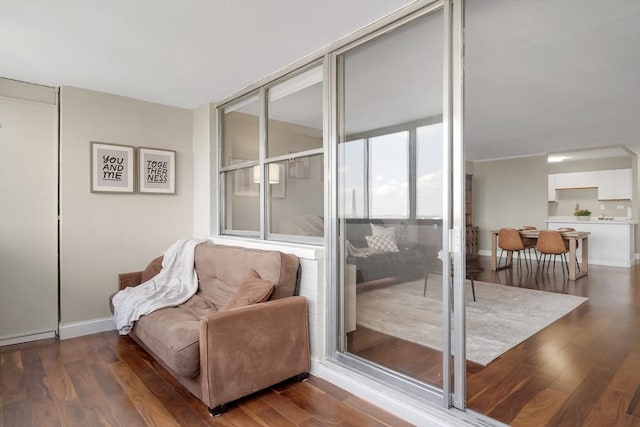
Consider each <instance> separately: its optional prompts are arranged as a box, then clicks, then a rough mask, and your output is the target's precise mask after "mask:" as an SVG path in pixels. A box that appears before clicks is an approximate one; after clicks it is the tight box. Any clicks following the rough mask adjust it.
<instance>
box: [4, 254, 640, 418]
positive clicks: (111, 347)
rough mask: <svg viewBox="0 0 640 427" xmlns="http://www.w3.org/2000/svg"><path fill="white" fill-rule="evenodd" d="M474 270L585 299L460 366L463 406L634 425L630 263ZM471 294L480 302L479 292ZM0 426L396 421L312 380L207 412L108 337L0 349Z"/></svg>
mask: <svg viewBox="0 0 640 427" xmlns="http://www.w3.org/2000/svg"><path fill="white" fill-rule="evenodd" d="M481 263H482V265H483V266H484V267H485V271H484V272H483V273H481V274H480V275H478V277H477V280H482V281H486V282H493V283H501V284H504V285H507V286H521V287H526V288H532V289H539V290H545V291H551V292H563V293H568V294H573V295H581V296H586V297H588V298H589V301H587V302H586V303H585V304H583V305H581V306H580V307H578V308H577V309H576V310H574V311H573V312H571V313H569V314H568V315H566V316H565V317H563V318H562V319H560V320H559V321H557V322H555V323H554V324H552V325H550V326H549V327H547V328H545V329H544V330H542V331H540V332H539V333H537V334H536V335H534V336H533V337H531V338H530V339H528V340H526V341H524V342H523V343H521V344H519V345H518V346H517V347H515V348H513V349H512V350H510V351H509V352H507V353H505V354H504V355H502V356H501V357H500V358H498V359H497V360H495V361H494V362H492V363H490V364H489V365H488V366H486V367H485V366H482V365H479V364H476V363H468V364H467V379H468V381H467V391H468V393H467V397H468V399H467V400H468V406H469V407H470V408H471V409H473V410H475V411H478V412H481V413H483V414H486V415H489V416H491V417H494V418H496V419H498V420H500V421H503V422H505V423H508V424H512V425H515V426H543V425H548V426H582V425H586V426H640V266H638V265H636V266H634V267H633V268H631V269H624V268H609V267H599V266H590V269H589V275H588V276H586V277H584V278H581V279H579V280H578V281H576V282H569V281H567V280H564V279H563V277H562V274H561V273H560V270H559V267H558V268H557V270H556V272H555V273H553V272H550V273H548V274H547V273H546V272H545V273H544V274H540V272H537V273H536V271H535V267H534V269H533V271H531V272H527V270H526V268H523V269H522V270H520V271H519V270H517V269H514V270H512V271H511V270H506V271H501V272H499V273H495V272H491V271H490V270H489V268H488V259H486V258H484V257H481ZM479 297H481V296H480V295H479ZM349 348H350V349H351V351H352V352H354V353H357V354H360V355H362V356H364V357H366V358H368V359H370V360H373V361H376V362H377V363H380V364H382V365H385V366H389V367H392V368H394V369H397V370H399V371H402V372H405V373H407V374H408V375H412V376H414V377H416V378H420V379H422V380H424V381H426V382H429V383H432V384H441V382H442V378H441V371H442V364H441V362H442V356H441V353H440V352H438V351H436V350H433V349H429V348H426V347H423V346H419V345H417V344H413V343H410V342H407V341H403V340H400V339H397V338H394V337H389V336H385V335H383V334H380V333H378V332H375V331H372V330H368V329H365V328H362V327H358V328H357V331H356V333H355V334H352V335H351V336H350V337H349ZM0 362H1V363H0V427H25V426H38V427H45V426H62V427H67V426H94V425H100V426H127V427H128V426H156V425H157V426H160V425H162V426H164V425H170V426H171V425H173V426H292V425H298V426H320V425H336V426H384V425H389V426H403V425H409V424H407V423H405V422H403V421H402V420H400V419H399V418H396V417H394V416H392V415H390V414H389V413H387V412H385V411H384V410H381V409H379V408H377V407H374V406H372V405H370V404H368V403H366V402H364V401H363V400H361V399H359V398H357V397H355V396H353V395H351V394H349V393H347V392H345V391H344V390H341V389H339V388H338V387H335V386H333V385H332V384H330V383H328V382H326V381H323V380H321V379H318V378H314V377H310V379H309V381H307V382H303V383H296V382H287V383H283V384H279V385H277V386H275V387H272V388H270V389H268V390H265V391H262V392H259V393H257V394H256V395H253V396H250V397H248V398H246V399H243V400H241V401H240V402H239V403H238V404H236V405H234V406H233V407H232V408H231V409H230V410H229V411H228V412H227V413H226V414H224V415H223V416H222V417H218V418H212V417H210V416H209V415H208V412H207V408H206V407H205V406H204V405H203V404H202V403H201V402H200V401H199V400H197V399H196V398H194V397H193V396H192V395H191V394H189V392H187V391H186V390H185V389H184V388H183V387H182V386H181V385H180V384H178V383H177V382H175V381H174V380H173V379H172V377H171V376H170V375H169V374H168V373H167V372H166V371H165V370H164V369H163V368H162V367H161V366H159V365H158V364H157V363H156V362H155V361H154V360H153V359H151V358H150V357H149V356H148V355H147V354H146V352H144V351H143V350H142V349H141V348H140V347H139V346H138V345H137V344H135V343H134V342H133V341H132V340H130V339H129V338H127V337H119V336H118V335H117V334H116V333H115V332H105V333H101V334H96V335H89V336H85V337H80V338H75V339H70V340H64V341H58V340H44V341H39V342H34V343H27V344H20V345H15V346H7V347H0Z"/></svg>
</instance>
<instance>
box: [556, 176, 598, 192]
mask: <svg viewBox="0 0 640 427" xmlns="http://www.w3.org/2000/svg"><path fill="white" fill-rule="evenodd" d="M553 175H554V181H555V188H556V189H559V190H561V189H569V188H595V187H597V186H598V173H597V172H596V171H587V172H567V173H556V174H553Z"/></svg>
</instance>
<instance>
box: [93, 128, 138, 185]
mask: <svg viewBox="0 0 640 427" xmlns="http://www.w3.org/2000/svg"><path fill="white" fill-rule="evenodd" d="M134 157H135V149H134V148H133V147H131V146H128V145H119V144H108V143H103V142H93V141H92V142H91V192H92V193H133V191H134V181H135V173H134V168H135V158H134Z"/></svg>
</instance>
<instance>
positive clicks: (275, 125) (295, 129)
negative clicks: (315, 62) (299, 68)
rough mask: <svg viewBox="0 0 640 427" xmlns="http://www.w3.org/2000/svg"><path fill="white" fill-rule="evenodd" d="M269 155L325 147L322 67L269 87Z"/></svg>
mask: <svg viewBox="0 0 640 427" xmlns="http://www.w3.org/2000/svg"><path fill="white" fill-rule="evenodd" d="M268 117H269V120H268V122H267V123H268V132H269V133H268V135H269V138H268V144H267V157H275V156H281V155H285V154H289V153H297V152H301V151H307V150H314V149H317V148H322V145H323V142H322V68H321V67H317V68H314V69H312V70H309V71H306V72H304V73H302V74H300V75H298V76H296V77H293V78H291V79H289V80H287V81H285V82H283V83H280V84H279V85H276V86H274V87H273V88H271V89H269V108H268Z"/></svg>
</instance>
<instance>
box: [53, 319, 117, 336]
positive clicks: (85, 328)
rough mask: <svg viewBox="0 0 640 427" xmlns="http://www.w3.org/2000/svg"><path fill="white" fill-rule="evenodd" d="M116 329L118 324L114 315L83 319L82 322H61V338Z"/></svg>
mask: <svg viewBox="0 0 640 427" xmlns="http://www.w3.org/2000/svg"><path fill="white" fill-rule="evenodd" d="M115 329H116V324H115V323H114V321H113V318H112V317H104V318H101V319H91V320H83V321H81V322H71V323H61V324H60V339H61V340H66V339H69V338H75V337H81V336H84V335H91V334H97V333H98V332H106V331H113V330H115Z"/></svg>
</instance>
